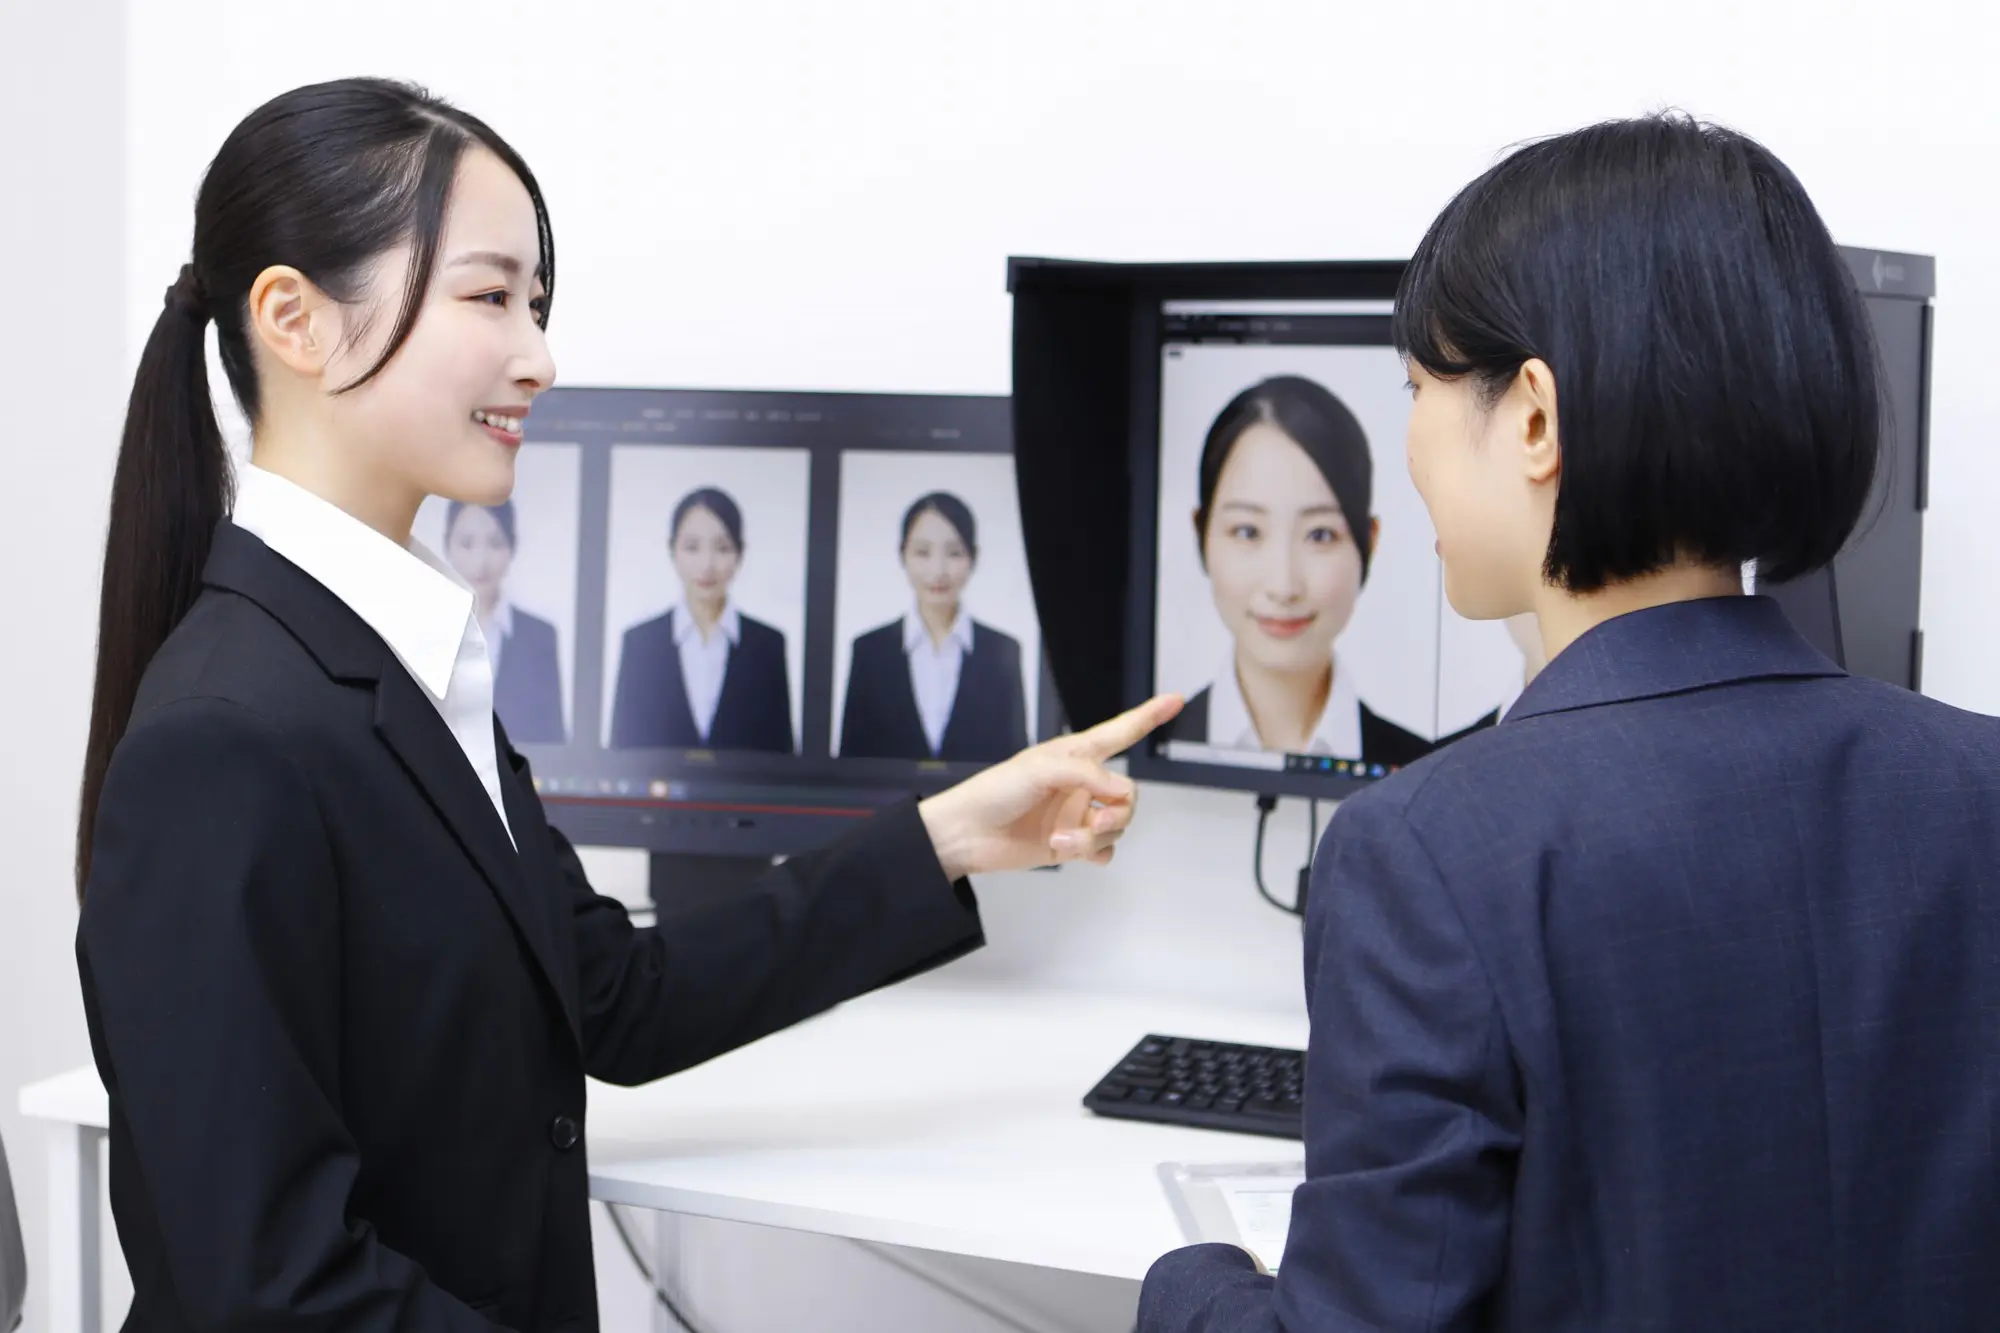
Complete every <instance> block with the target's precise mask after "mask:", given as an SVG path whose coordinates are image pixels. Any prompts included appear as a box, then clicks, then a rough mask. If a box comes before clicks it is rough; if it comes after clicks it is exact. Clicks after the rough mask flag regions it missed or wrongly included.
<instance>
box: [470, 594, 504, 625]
mask: <svg viewBox="0 0 2000 1333" xmlns="http://www.w3.org/2000/svg"><path fill="white" fill-rule="evenodd" d="M472 605H473V613H474V614H475V615H477V616H478V617H479V618H480V619H481V620H491V619H493V617H494V614H495V613H496V612H498V611H499V610H500V590H499V589H498V588H492V589H484V588H475V589H474V590H473V593H472Z"/></svg>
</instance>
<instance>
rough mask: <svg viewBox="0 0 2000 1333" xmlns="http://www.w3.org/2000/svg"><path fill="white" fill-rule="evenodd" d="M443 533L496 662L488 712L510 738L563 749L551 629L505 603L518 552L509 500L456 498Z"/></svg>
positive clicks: (565, 734)
mask: <svg viewBox="0 0 2000 1333" xmlns="http://www.w3.org/2000/svg"><path fill="white" fill-rule="evenodd" d="M444 534H445V535H444V553H445V559H446V561H448V562H449V563H450V565H451V567H452V568H453V569H455V570H457V571H458V576H459V577H460V578H462V579H464V580H465V581H466V582H467V583H469V584H471V585H472V594H473V614H474V615H475V616H476V617H477V618H478V620H479V629H480V632H481V633H483V634H484V635H485V636H486V653H487V657H488V658H489V659H490V660H491V662H492V664H493V711H494V712H496V713H498V714H499V715H500V722H501V725H503V726H504V727H506V728H507V738H508V739H509V740H512V741H516V742H526V743H533V744H545V745H559V744H561V743H562V742H563V741H565V740H567V739H568V732H567V729H566V728H565V727H564V725H563V707H562V668H561V667H560V665H558V662H557V652H556V627H555V626H554V625H553V624H551V623H549V622H548V621H546V620H543V619H541V618H540V617H539V616H531V615H529V614H528V613H527V612H526V611H523V610H521V609H520V608H519V607H517V606H515V605H514V604H513V602H511V601H509V600H508V598H507V572H508V571H509V570H510V569H511V568H512V567H513V564H514V552H515V550H516V549H517V532H516V527H515V519H514V502H513V501H512V500H502V501H501V502H500V503H499V504H497V505H490V506H489V505H469V504H463V503H461V502H459V501H457V500H453V501H452V502H451V504H450V506H449V507H448V508H447V509H446V511H445V520H444Z"/></svg>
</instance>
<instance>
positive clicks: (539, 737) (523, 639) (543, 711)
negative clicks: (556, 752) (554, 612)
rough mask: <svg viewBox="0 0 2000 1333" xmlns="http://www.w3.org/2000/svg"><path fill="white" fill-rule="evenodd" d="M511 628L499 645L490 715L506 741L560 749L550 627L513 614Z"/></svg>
mask: <svg viewBox="0 0 2000 1333" xmlns="http://www.w3.org/2000/svg"><path fill="white" fill-rule="evenodd" d="M513 618H514V628H513V632H512V633H510V634H508V636H507V637H506V639H505V641H504V642H502V643H501V645H500V670H499V671H498V672H496V673H495V674H494V677H493V711H494V712H495V713H497V714H499V716H500V724H501V725H502V726H504V727H506V728H507V735H508V736H510V737H511V738H513V739H514V740H517V741H520V742H521V743H523V744H526V745H560V744H561V743H562V742H563V741H565V740H567V739H568V733H567V732H566V731H565V730H564V728H563V712H562V667H561V666H560V665H559V663H558V660H557V657H556V627H555V626H554V625H551V624H550V623H549V622H548V621H546V620H542V619H539V618H537V617H535V616H531V615H529V614H528V613H527V612H525V611H523V610H521V609H520V608H519V607H516V608H514V613H513Z"/></svg>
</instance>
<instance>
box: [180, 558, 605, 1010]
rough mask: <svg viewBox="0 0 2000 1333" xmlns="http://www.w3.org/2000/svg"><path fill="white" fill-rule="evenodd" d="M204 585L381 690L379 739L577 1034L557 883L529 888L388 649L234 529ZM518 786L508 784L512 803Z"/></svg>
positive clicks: (459, 760) (495, 818) (334, 671)
mask: <svg viewBox="0 0 2000 1333" xmlns="http://www.w3.org/2000/svg"><path fill="white" fill-rule="evenodd" d="M203 579H204V581H205V582H207V583H208V584H210V585H212V586H214V587H217V588H223V589H226V590H228V591H230V592H234V593H237V594H239V595H241V596H244V597H247V598H249V599H250V600H251V601H253V602H255V603H257V604H258V605H259V606H261V607H263V608H264V609H265V611H267V612H269V613H270V614H271V615H272V616H273V617H274V618H276V620H277V621H278V623H279V624H281V625H283V626H284V627H285V628H286V630H287V631H289V632H290V633H291V634H292V635H293V637H295V638H296V639H297V640H298V641H299V643H300V644H301V645H303V646H304V647H305V649H306V651H307V652H309V653H311V654H312V655H313V658H314V660H315V661H317V662H318V663H319V664H320V667H321V669H322V670H324V671H325V672H326V673H327V675H328V676H330V677H332V678H333V679H334V680H338V681H342V682H345V683H348V684H352V685H357V686H360V685H366V686H370V687H372V688H373V689H374V691H375V730H376V733H377V734H378V735H380V736H381V737H382V740H383V742H384V743H385V744H386V745H387V746H388V747H389V749H390V751H391V752H392V753H394V754H395V756H396V757H397V759H398V760H399V761H400V762H401V763H402V765H403V767H404V768H405V769H406V770H408V772H409V774H410V776H411V777H412V778H413V779H414V780H415V781H416V784H417V786H418V788H419V789H420V790H422V792H423V793H424V796H425V798H426V799H427V800H428V801H429V802H430V804H431V807H432V808H433V809H434V810H436V811H437V814H438V817H439V818H440V820H441V821H442V822H443V823H444V825H445V827H446V828H447V829H449V830H450V831H451V834H452V837H453V838H454V839H456V840H457V842H458V843H459V845H460V846H461V847H463V848H464V849H465V853H466V855H467V856H468V857H469V858H470V859H471V860H472V862H473V864H474V865H475V866H477V867H478V868H479V872H480V874H481V876H482V877H483V878H484V879H485V880H486V881H487V883H488V884H489V885H490V886H491V887H492V889H493V893H494V896H495V897H497V898H498V899H499V900H500V906H501V908H502V910H504V911H505V912H506V913H507V917H508V919H509V920H510V921H512V922H513V925H514V929H515V930H516V932H518V933H519V935H520V936H521V939H522V941H523V943H524V944H525V945H526V946H527V949H528V952H529V953H530V954H531V955H532V956H533V957H534V959H535V964H536V966H537V967H538V968H539V969H540V970H541V972H542V974H543V976H544V978H545V979H546V980H547V981H548V983H549V986H550V988H551V990H553V992H554V993H555V996H556V999H557V1003H558V1004H559V1005H560V1006H561V1007H562V1008H563V1011H564V1014H565V1016H566V1017H567V1018H568V1019H569V1024H570V1029H571V1031H576V1029H577V1019H576V1014H575V1010H574V1005H573V1002H572V1001H571V1000H570V998H569V994H568V989H567V988H566V987H565V986H564V985H563V984H562V982H561V980H560V978H561V977H562V976H564V975H565V969H564V967H563V966H561V965H560V963H559V962H558V961H557V960H558V958H559V957H560V955H559V954H558V952H557V950H556V948H555V938H556V936H555V929H556V927H555V926H553V925H552V924H551V916H550V913H549V912H548V910H547V908H546V905H545V903H544V901H543V899H544V898H545V896H546V891H545V890H544V889H542V888H540V887H538V886H542V885H545V884H547V883H548V880H547V878H546V877H537V878H534V879H531V878H529V873H528V870H527V869H526V868H524V866H523V864H522V859H521V857H520V856H519V855H518V854H517V853H516V852H515V850H514V846H513V844H512V843H511V842H509V841H508V838H507V830H506V828H505V827H503V826H502V825H501V822H500V816H499V813H498V812H497V811H495V810H494V808H493V801H492V798H491V797H489V796H488V795H487V794H486V788H485V786H484V785H483V784H481V782H480V781H479V777H478V775H477V774H476V773H474V772H473V770H472V765H471V764H469V763H467V762H466V758H465V752H464V751H463V750H461V749H460V748H459V745H458V741H457V739H456V738H455V737H453V735H452V734H451V728H450V727H448V726H446V725H445V721H444V719H443V718H442V717H440V716H439V715H438V710H437V707H436V706H435V705H434V704H432V703H431V701H430V698H429V697H428V696H427V695H425V694H424V692H423V689H422V687H421V686H419V685H418V684H417V682H416V681H415V680H414V679H412V678H411V676H410V673H409V672H408V671H406V670H404V669H403V665H402V663H400V662H398V661H397V660H396V657H395V654H393V653H392V652H390V651H389V647H388V645H387V644H385V643H383V642H382V639H381V637H380V636H379V635H377V634H376V633H375V631H374V630H372V629H370V628H368V625H367V622H365V621H363V620H362V619H361V617H360V616H359V615H357V614H355V612H354V610H353V609H352V608H351V607H349V606H348V605H347V604H346V603H345V602H343V601H341V600H340V599H339V598H338V597H336V596H334V595H333V593H332V592H330V591H328V590H327V588H326V587H325V586H324V585H322V584H321V583H320V582H319V581H318V580H316V579H314V578H313V577H312V576H311V575H310V574H307V573H306V572H305V571H304V570H302V569H300V568H298V567H297V566H296V565H294V564H292V563H291V562H290V561H289V560H286V559H285V558H284V557H283V556H281V555H279V554H278V553H277V552H275V551H273V550H271V548H270V547H268V546H266V545H265V544H264V543H263V542H261V541H259V540H258V539H257V538H256V537H254V536H252V535H251V534H250V533H248V532H245V531H244V530H243V529H241V528H239V527H237V526H236V525H235V524H233V523H231V522H230V521H229V520H227V519H224V520H223V521H222V522H221V523H219V524H217V525H216V529H215V536H214V544H213V546H212V547H211V549H210V551H209V558H208V565H207V568H206V569H205V570H204V572H203ZM496 734H497V731H496ZM500 753H502V754H504V753H505V751H504V750H502V751H501V752H500ZM511 776H512V775H511V774H504V775H503V776H502V778H501V784H500V785H501V792H502V795H503V799H504V797H505V793H506V792H507V790H508V787H509V779H510V778H511ZM515 785H518V784H515ZM517 809H518V807H516V806H513V805H510V806H509V821H510V822H511V823H512V825H513V827H514V829H515V831H516V833H517V834H524V833H526V832H527V830H529V829H532V828H535V827H537V825H536V824H535V823H534V822H533V821H532V820H531V819H529V818H527V817H525V815H524V814H523V813H517ZM529 850H530V852H531V853H532V851H533V846H532V840H530V848H529Z"/></svg>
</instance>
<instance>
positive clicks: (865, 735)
mask: <svg viewBox="0 0 2000 1333" xmlns="http://www.w3.org/2000/svg"><path fill="white" fill-rule="evenodd" d="M1027 744H1028V701H1027V696H1026V692H1025V690H1024V688H1023V686H1022V684H1021V644H1020V641H1019V640H1018V639H1015V638H1013V637H1011V636H1009V635H1006V634H1002V633H1001V632H1000V631H999V630H997V629H993V628H991V627H990V626H987V625H982V624H980V623H979V622H978V621H976V620H975V621H973V622H972V651H971V652H969V653H967V654H966V655H965V660H964V663H963V665H961V666H960V667H959V674H958V693H957V694H955V695H954V696H952V701H951V717H950V719H949V720H948V721H946V723H945V728H944V741H943V745H942V747H941V748H940V749H939V751H938V753H936V754H935V755H934V754H932V753H931V743H930V739H929V737H927V736H925V734H924V721H923V715H922V714H921V713H919V712H918V711H917V695H916V691H915V689H914V688H913V687H912V686H911V684H910V658H909V655H908V654H907V653H905V652H904V651H903V622H902V621H901V620H894V621H891V622H890V623H889V624H887V625H884V626H882V627H881V628H880V629H873V630H870V631H868V633H866V634H864V635H862V636H861V637H860V638H858V639H856V640H855V641H854V655H853V657H852V659H851V660H850V663H849V667H848V672H847V700H846V703H845V704H844V705H843V706H842V708H841V715H840V753H841V754H842V755H843V756H846V757H850V758H857V759H945V760H953V761H961V762H966V763H982V764H985V763H998V762H999V761H1000V760H1002V759H1005V758H1007V757H1009V756H1010V755H1013V754H1014V753H1016V752H1017V751H1019V750H1022V749H1024V748H1026V746H1027Z"/></svg>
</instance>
